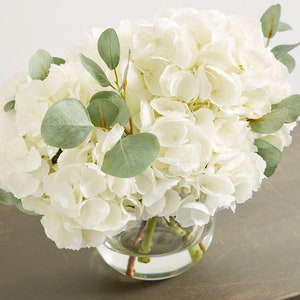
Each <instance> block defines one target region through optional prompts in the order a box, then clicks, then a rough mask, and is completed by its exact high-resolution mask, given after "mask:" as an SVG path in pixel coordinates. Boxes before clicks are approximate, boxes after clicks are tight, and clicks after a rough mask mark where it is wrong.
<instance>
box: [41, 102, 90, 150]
mask: <svg viewBox="0 0 300 300" xmlns="http://www.w3.org/2000/svg"><path fill="white" fill-rule="evenodd" d="M92 128H93V125H92V123H91V121H90V118H89V115H88V112H87V110H86V108H85V107H84V106H83V105H82V103H81V102H80V101H78V100H76V99H72V98H69V99H63V100H59V101H57V102H55V103H54V104H53V105H52V106H51V107H50V108H49V109H48V111H47V113H46V114H45V116H44V119H43V121H42V127H41V135H42V138H43V139H44V141H45V143H46V144H48V145H50V146H53V147H57V148H62V149H70V148H74V147H76V146H78V145H80V144H81V143H82V142H83V141H84V140H85V139H86V137H87V136H88V134H89V133H90V132H91V130H92Z"/></svg>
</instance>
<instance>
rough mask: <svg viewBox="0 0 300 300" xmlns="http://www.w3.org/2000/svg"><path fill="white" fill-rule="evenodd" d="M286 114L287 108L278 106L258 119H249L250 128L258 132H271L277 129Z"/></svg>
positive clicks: (283, 121) (282, 122)
mask: <svg viewBox="0 0 300 300" xmlns="http://www.w3.org/2000/svg"><path fill="white" fill-rule="evenodd" d="M287 116H288V109H287V108H285V107H280V108H278V109H274V110H272V111H271V112H270V113H268V114H266V115H264V116H262V117H261V118H259V119H255V120H250V126H251V129H252V130H253V131H254V132H258V133H273V132H276V131H277V130H279V129H280V128H281V127H282V126H283V124H284V123H285V120H286V118H287Z"/></svg>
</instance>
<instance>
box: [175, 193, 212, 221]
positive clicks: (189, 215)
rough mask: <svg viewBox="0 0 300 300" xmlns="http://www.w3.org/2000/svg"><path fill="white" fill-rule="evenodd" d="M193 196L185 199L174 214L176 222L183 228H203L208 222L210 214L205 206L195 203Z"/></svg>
mask: <svg viewBox="0 0 300 300" xmlns="http://www.w3.org/2000/svg"><path fill="white" fill-rule="evenodd" d="M195 200H196V199H195V198H194V197H193V196H188V197H186V198H185V199H184V200H183V201H182V202H181V204H180V206H179V208H178V211H177V213H176V221H178V222H179V223H180V225H181V226H183V227H189V226H193V225H195V224H196V225H199V226H203V225H205V224H207V223H208V222H209V220H210V213H209V210H208V208H207V207H206V206H205V204H203V203H201V202H197V201H195Z"/></svg>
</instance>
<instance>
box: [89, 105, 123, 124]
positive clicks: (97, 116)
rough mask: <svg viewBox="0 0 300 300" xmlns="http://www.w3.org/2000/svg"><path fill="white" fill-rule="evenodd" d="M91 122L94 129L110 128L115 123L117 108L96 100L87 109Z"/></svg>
mask: <svg viewBox="0 0 300 300" xmlns="http://www.w3.org/2000/svg"><path fill="white" fill-rule="evenodd" d="M87 110H88V113H89V115H90V118H91V121H92V123H93V124H94V126H96V127H103V128H110V127H111V126H112V125H114V124H115V123H116V119H117V117H118V113H119V108H118V106H117V105H116V104H114V103H113V102H111V101H108V100H105V99H96V100H94V101H92V102H91V103H90V105H89V106H88V107H87Z"/></svg>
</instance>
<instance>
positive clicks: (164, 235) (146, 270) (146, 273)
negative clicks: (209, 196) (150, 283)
mask: <svg viewBox="0 0 300 300" xmlns="http://www.w3.org/2000/svg"><path fill="white" fill-rule="evenodd" d="M214 226H215V220H214V219H213V218H211V220H210V222H209V223H208V224H206V225H205V226H203V227H200V226H193V227H189V228H184V231H185V234H184V235H181V234H178V232H175V230H174V229H172V228H171V227H170V226H169V224H168V223H167V222H166V221H165V219H164V218H158V219H157V223H156V226H155V230H154V232H153V236H152V237H151V251H150V252H149V253H147V254H141V252H140V250H139V249H140V246H141V243H142V242H143V239H145V236H143V235H142V234H140V229H141V225H139V226H138V227H136V228H132V229H129V230H127V231H125V232H122V233H120V234H119V235H116V236H114V237H111V238H108V239H107V240H106V241H105V243H104V244H103V245H101V246H99V247H98V248H97V249H98V251H99V253H100V255H101V256H102V258H103V259H104V261H105V262H106V263H107V264H108V265H109V266H111V267H112V268H113V269H115V270H116V271H118V272H119V273H121V274H123V275H127V276H130V277H132V278H136V279H142V280H160V279H167V278H171V277H174V276H177V275H179V274H181V273H183V272H185V271H186V270H187V269H188V268H190V267H191V266H193V265H194V264H195V263H196V262H197V261H198V260H199V259H200V258H201V257H202V254H203V252H204V251H205V250H206V249H207V248H208V247H209V245H210V244H211V241H212V238H213V233H214ZM139 235H141V237H140V240H139V241H138V242H137V237H138V236H139ZM195 248H196V251H198V252H197V254H199V251H200V257H198V258H199V259H197V257H196V258H195V255H194V254H193V253H195V251H194V250H195ZM140 260H142V261H149V262H147V263H145V262H140Z"/></svg>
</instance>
